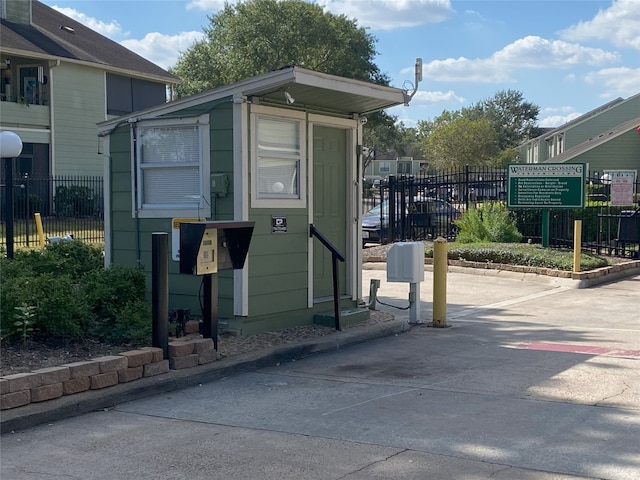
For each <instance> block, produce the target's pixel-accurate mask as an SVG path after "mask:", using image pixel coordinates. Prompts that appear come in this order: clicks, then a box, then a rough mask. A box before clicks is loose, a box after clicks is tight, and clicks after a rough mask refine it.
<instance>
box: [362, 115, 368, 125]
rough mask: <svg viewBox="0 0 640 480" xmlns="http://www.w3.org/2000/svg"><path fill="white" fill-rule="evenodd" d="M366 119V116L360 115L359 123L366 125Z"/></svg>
mask: <svg viewBox="0 0 640 480" xmlns="http://www.w3.org/2000/svg"><path fill="white" fill-rule="evenodd" d="M368 121H369V120H367V117H360V125H366V124H367V122H368Z"/></svg>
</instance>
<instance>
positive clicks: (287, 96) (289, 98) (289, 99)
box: [284, 92, 296, 105]
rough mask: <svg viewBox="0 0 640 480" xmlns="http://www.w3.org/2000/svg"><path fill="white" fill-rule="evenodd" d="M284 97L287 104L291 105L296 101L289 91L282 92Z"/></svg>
mask: <svg viewBox="0 0 640 480" xmlns="http://www.w3.org/2000/svg"><path fill="white" fill-rule="evenodd" d="M284 98H286V99H287V105H293V104H294V103H295V101H296V99H295V98H293V97H292V96H291V94H290V93H289V92H284Z"/></svg>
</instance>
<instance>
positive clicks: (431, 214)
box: [362, 197, 461, 246]
mask: <svg viewBox="0 0 640 480" xmlns="http://www.w3.org/2000/svg"><path fill="white" fill-rule="evenodd" d="M399 210H400V205H399V204H398V206H397V208H396V216H397V219H396V224H395V225H396V226H395V230H396V232H400V231H401V229H402V224H401V221H402V220H401V215H400V214H399ZM460 216H461V212H460V210H458V209H457V208H456V207H454V206H453V205H451V204H450V203H449V202H446V201H444V200H441V199H438V198H431V197H427V198H423V197H417V198H415V199H414V200H413V201H409V200H407V203H406V208H405V232H406V233H407V237H413V239H416V240H417V239H424V238H427V237H428V236H431V237H433V236H437V235H445V236H449V235H451V234H453V233H454V232H455V231H456V229H457V227H456V226H455V224H454V223H453V221H454V220H456V219H458V218H460ZM388 237H389V200H385V201H384V202H382V203H381V204H379V205H377V206H375V207H373V208H372V209H371V210H369V211H368V212H367V213H365V214H364V215H363V216H362V243H363V246H364V244H366V243H382V241H383V239H388Z"/></svg>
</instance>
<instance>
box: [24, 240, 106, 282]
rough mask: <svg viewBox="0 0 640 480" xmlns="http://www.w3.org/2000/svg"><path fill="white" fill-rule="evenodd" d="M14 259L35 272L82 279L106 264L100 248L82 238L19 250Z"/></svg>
mask: <svg viewBox="0 0 640 480" xmlns="http://www.w3.org/2000/svg"><path fill="white" fill-rule="evenodd" d="M14 261H15V262H17V263H18V264H19V265H20V266H21V268H25V269H28V270H29V272H32V273H33V274H36V275H38V274H43V273H56V274H61V275H69V276H71V277H72V278H77V279H80V278H81V277H82V276H84V275H86V274H87V273H89V272H92V271H95V270H98V269H100V268H102V266H103V265H104V256H103V255H102V250H100V249H99V248H97V247H95V246H93V245H90V244H88V243H84V242H82V241H81V240H73V241H61V242H57V243H53V244H50V245H46V246H45V247H44V249H42V250H18V251H16V252H15V254H14Z"/></svg>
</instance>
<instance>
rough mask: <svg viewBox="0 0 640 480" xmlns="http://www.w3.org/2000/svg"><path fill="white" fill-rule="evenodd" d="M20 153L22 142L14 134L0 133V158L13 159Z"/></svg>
mask: <svg viewBox="0 0 640 480" xmlns="http://www.w3.org/2000/svg"><path fill="white" fill-rule="evenodd" d="M20 153H22V140H20V137H19V136H18V135H17V134H16V133H14V132H9V131H5V132H2V133H0V157H2V158H15V157H17V156H18V155H20Z"/></svg>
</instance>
